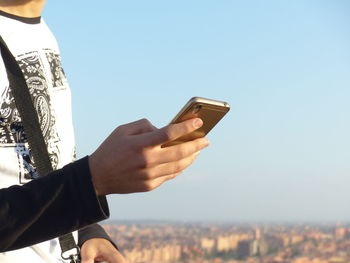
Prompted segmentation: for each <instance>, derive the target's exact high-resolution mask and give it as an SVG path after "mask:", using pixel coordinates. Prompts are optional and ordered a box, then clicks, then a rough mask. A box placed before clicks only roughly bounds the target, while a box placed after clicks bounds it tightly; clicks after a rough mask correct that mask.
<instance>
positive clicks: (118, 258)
mask: <svg viewBox="0 0 350 263" xmlns="http://www.w3.org/2000/svg"><path fill="white" fill-rule="evenodd" d="M80 254H81V263H94V262H100V261H106V262H108V263H127V261H126V259H125V258H124V257H123V256H122V255H121V254H120V252H119V251H118V250H117V249H116V248H115V247H114V246H113V245H112V243H111V242H109V241H108V240H106V239H103V238H93V239H89V240H87V241H85V242H84V244H83V245H82V247H81V251H80Z"/></svg>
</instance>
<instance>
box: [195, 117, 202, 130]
mask: <svg viewBox="0 0 350 263" xmlns="http://www.w3.org/2000/svg"><path fill="white" fill-rule="evenodd" d="M202 125H203V121H202V120H201V119H199V118H197V119H195V121H194V122H193V126H194V127H195V128H196V129H198V128H200V127H202Z"/></svg>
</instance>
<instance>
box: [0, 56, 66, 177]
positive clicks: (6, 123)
mask: <svg viewBox="0 0 350 263" xmlns="http://www.w3.org/2000/svg"><path fill="white" fill-rule="evenodd" d="M45 55H46V56H44V57H43V56H39V53H38V52H31V53H28V54H24V55H21V56H18V57H17V58H16V59H17V61H18V64H19V66H20V68H21V70H22V72H23V74H24V77H25V79H26V82H27V85H28V88H29V92H30V94H31V98H32V101H33V104H34V107H35V109H36V111H37V114H38V118H39V122H40V127H41V130H42V133H43V136H44V139H45V142H46V145H47V148H48V152H49V156H50V160H51V163H52V166H53V168H54V169H56V168H57V165H58V163H59V161H60V150H59V143H60V138H59V135H58V133H57V131H56V127H55V124H56V116H55V111H54V109H53V107H52V105H51V101H50V94H51V92H52V89H53V88H54V87H58V86H59V85H62V84H63V82H64V79H65V78H64V73H63V70H62V67H61V63H60V57H59V55H57V54H55V53H53V52H52V51H50V52H49V51H48V50H46V52H45ZM42 59H44V60H45V59H46V60H47V61H43V60H42ZM44 63H46V65H50V69H48V70H45V67H44ZM48 78H50V79H48ZM11 89H12V87H7V88H6V89H5V90H4V92H3V94H1V97H0V143H7V144H15V145H16V147H15V151H16V153H17V156H18V162H19V167H20V174H19V182H20V183H26V182H28V180H31V179H34V178H36V177H37V176H38V174H37V172H36V170H35V164H34V161H33V158H32V155H31V152H30V149H29V148H28V144H27V140H26V136H25V132H24V128H23V125H22V122H21V117H20V115H19V113H18V110H17V108H16V105H15V101H14V98H13V96H12V92H11Z"/></svg>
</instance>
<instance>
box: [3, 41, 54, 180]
mask: <svg viewBox="0 0 350 263" xmlns="http://www.w3.org/2000/svg"><path fill="white" fill-rule="evenodd" d="M0 42H1V55H2V57H3V60H4V63H5V67H6V71H7V76H8V79H9V82H10V83H11V87H13V88H12V90H11V91H12V94H13V97H14V98H15V102H16V106H17V109H18V111H19V114H20V116H21V118H22V123H23V126H24V129H25V132H26V137H27V140H28V143H29V146H30V149H31V152H32V155H33V158H34V162H35V166H36V169H37V171H38V173H39V175H40V176H44V175H46V174H48V173H49V172H51V171H52V165H51V161H50V158H49V154H48V152H47V148H46V144H45V140H44V137H43V135H42V132H41V128H40V124H39V119H38V115H37V112H36V110H35V108H34V105H33V102H32V100H31V96H30V93H29V89H28V87H27V83H26V81H25V79H24V76H23V73H22V71H21V69H20V67H19V65H18V64H17V62H16V59H15V58H14V56H13V55H12V53H11V51H10V50H9V49H8V47H7V45H6V43H5V41H4V40H3V39H2V37H1V36H0Z"/></svg>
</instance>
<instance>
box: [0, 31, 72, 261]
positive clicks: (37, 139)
mask: <svg viewBox="0 0 350 263" xmlns="http://www.w3.org/2000/svg"><path fill="white" fill-rule="evenodd" d="M0 49H1V56H2V58H3V61H4V63H5V67H6V72H7V76H8V80H9V83H10V84H11V85H10V86H11V87H12V90H11V91H12V94H13V97H14V98H15V103H16V107H17V109H18V111H19V114H20V116H21V119H22V123H23V126H24V130H25V134H26V138H27V140H28V144H29V146H30V150H31V153H32V155H33V158H34V162H35V166H36V169H37V171H38V173H39V176H45V175H46V174H48V173H50V172H52V171H53V168H52V164H51V161H50V157H49V153H48V151H47V147H46V143H45V139H44V136H43V134H42V131H41V128H40V122H39V118H38V114H37V112H36V110H35V107H34V104H33V101H32V99H31V96H30V93H29V89H28V86H27V82H26V80H25V78H24V75H23V73H22V70H21V69H20V67H19V65H18V63H17V61H16V59H15V57H14V56H13V55H12V53H11V51H10V50H9V48H8V47H7V45H6V43H5V41H4V40H3V39H2V37H1V36H0ZM59 242H60V246H61V250H62V258H63V259H66V260H71V262H79V247H78V246H77V244H76V243H75V240H74V238H73V235H72V233H69V234H66V235H63V236H61V237H59ZM71 250H75V251H76V253H75V254H73V255H66V254H68V253H67V252H70V251H71Z"/></svg>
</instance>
